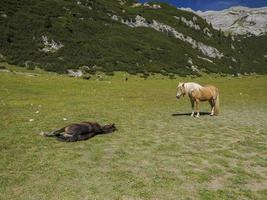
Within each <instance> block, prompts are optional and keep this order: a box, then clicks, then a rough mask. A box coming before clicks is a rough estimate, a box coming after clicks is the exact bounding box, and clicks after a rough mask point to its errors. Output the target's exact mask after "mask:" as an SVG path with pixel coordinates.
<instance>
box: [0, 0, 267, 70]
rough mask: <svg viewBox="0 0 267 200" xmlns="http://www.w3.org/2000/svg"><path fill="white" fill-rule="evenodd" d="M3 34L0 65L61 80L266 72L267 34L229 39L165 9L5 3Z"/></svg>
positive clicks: (77, 0)
mask: <svg viewBox="0 0 267 200" xmlns="http://www.w3.org/2000/svg"><path fill="white" fill-rule="evenodd" d="M0 31H1V34H0V61H1V60H2V61H5V62H9V63H12V64H16V65H20V66H26V67H29V68H33V67H36V66H38V67H41V68H43V69H45V70H49V71H57V72H60V73H64V72H66V71H67V70H68V69H79V68H82V69H83V70H85V71H87V72H88V73H94V72H95V71H96V70H100V71H105V72H112V71H127V72H130V73H148V72H155V73H162V74H166V75H168V74H169V75H170V74H173V73H176V74H180V75H187V74H200V73H201V72H207V73H209V72H213V73H231V74H232V73H251V72H256V73H266V72H267V67H266V66H267V47H266V45H265V44H266V41H267V36H266V35H261V36H260V37H250V38H244V37H239V36H235V37H232V36H231V35H225V34H224V33H223V32H222V31H220V30H216V29H214V28H213V27H212V26H211V24H209V23H207V22H206V21H205V20H204V19H203V18H201V17H199V16H198V15H196V14H195V13H192V12H188V11H184V10H181V9H177V8H175V7H172V6H170V5H168V4H165V3H156V2H151V3H145V4H140V3H137V1H135V0H70V1H66V0H57V1H55V0H42V1H37V0H2V1H1V8H0Z"/></svg>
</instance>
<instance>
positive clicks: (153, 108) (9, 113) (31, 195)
mask: <svg viewBox="0 0 267 200" xmlns="http://www.w3.org/2000/svg"><path fill="white" fill-rule="evenodd" d="M179 81H194V82H198V83H201V84H206V83H209V84H214V85H216V86H217V87H218V88H219V90H220V103H221V115H219V116H218V117H210V116H208V115H203V116H201V117H200V118H199V119H197V118H191V117H189V116H187V115H179V114H181V113H190V111H191V108H190V103H189V99H188V97H185V98H183V99H181V100H179V101H178V100H176V98H175V95H176V85H177V83H178V82H179ZM266 85H267V77H266V76H248V77H242V78H233V77H217V78H216V77H215V76H205V77H201V78H194V79H191V78H185V77H183V78H182V77H181V78H179V77H177V78H176V79H168V78H166V77H165V78H164V77H162V76H155V77H150V78H148V79H147V80H144V79H142V78H139V77H137V76H130V77H129V80H128V82H125V81H124V79H123V74H122V73H118V74H116V75H115V76H110V77H106V78H104V80H102V81H98V80H95V79H94V80H83V79H75V78H69V77H67V76H60V75H55V74H48V73H37V74H36V75H35V76H32V75H31V74H27V73H11V72H0V119H1V120H0V126H1V129H0V156H1V159H0V199H3V200H8V199H12V200H16V199H19V200H35V199H38V200H41V199H49V200H55V199H64V200H68V199H75V200H76V199H84V200H91V199H99V200H111V199H112V200H113V199H118V200H141V199H151V200H156V199H158V200H160V199H203V200H207V199H211V200H214V199H220V200H221V199H259V200H260V199H262V200H264V199H267V89H266ZM201 111H203V112H206V111H209V107H208V103H202V104H201ZM85 120H91V121H97V122H99V123H100V124H105V123H111V122H114V123H116V125H117V128H118V131H117V132H115V133H112V134H108V135H100V136H96V137H94V138H92V139H91V140H87V141H82V142H76V143H62V142H58V141H56V140H54V139H53V138H44V137H41V136H40V135H39V133H40V132H42V131H50V130H54V129H56V128H61V127H62V126H64V125H66V124H68V123H72V122H80V121H85Z"/></svg>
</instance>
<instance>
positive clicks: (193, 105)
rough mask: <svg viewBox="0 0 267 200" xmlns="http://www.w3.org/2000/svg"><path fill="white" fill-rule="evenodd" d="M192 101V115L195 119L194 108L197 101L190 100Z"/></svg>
mask: <svg viewBox="0 0 267 200" xmlns="http://www.w3.org/2000/svg"><path fill="white" fill-rule="evenodd" d="M190 101H191V107H192V113H191V117H194V114H195V111H194V107H195V101H194V100H193V99H192V98H190Z"/></svg>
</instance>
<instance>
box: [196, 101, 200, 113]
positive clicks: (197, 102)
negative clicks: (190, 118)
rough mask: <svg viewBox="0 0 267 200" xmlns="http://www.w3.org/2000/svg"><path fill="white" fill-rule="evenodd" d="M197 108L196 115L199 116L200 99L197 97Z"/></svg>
mask: <svg viewBox="0 0 267 200" xmlns="http://www.w3.org/2000/svg"><path fill="white" fill-rule="evenodd" d="M196 109H197V115H196V117H199V116H200V115H199V100H198V99H196Z"/></svg>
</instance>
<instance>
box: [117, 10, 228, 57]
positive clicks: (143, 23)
mask: <svg viewBox="0 0 267 200" xmlns="http://www.w3.org/2000/svg"><path fill="white" fill-rule="evenodd" d="M112 19H114V20H115V21H121V23H123V24H126V25H127V26H129V27H132V28H135V27H147V28H153V29H155V30H156V31H159V32H163V33H167V34H168V35H171V36H173V37H174V38H177V39H180V40H182V41H184V42H187V43H189V44H191V46H192V48H194V49H198V50H199V51H201V52H202V53H203V54H204V55H205V56H208V57H211V58H216V57H217V58H219V59H220V58H222V57H223V53H221V52H220V51H219V50H218V49H216V48H214V47H211V46H208V45H205V44H203V43H202V42H197V41H196V40H194V39H193V38H192V37H190V36H184V34H182V33H180V32H178V31H176V30H175V29H174V28H173V27H171V26H169V25H166V24H163V23H160V22H157V21H156V20H153V21H152V23H149V22H148V21H147V20H146V19H145V18H143V17H142V16H139V15H137V16H136V17H135V19H131V20H124V19H119V17H118V16H114V15H113V16H112Z"/></svg>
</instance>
